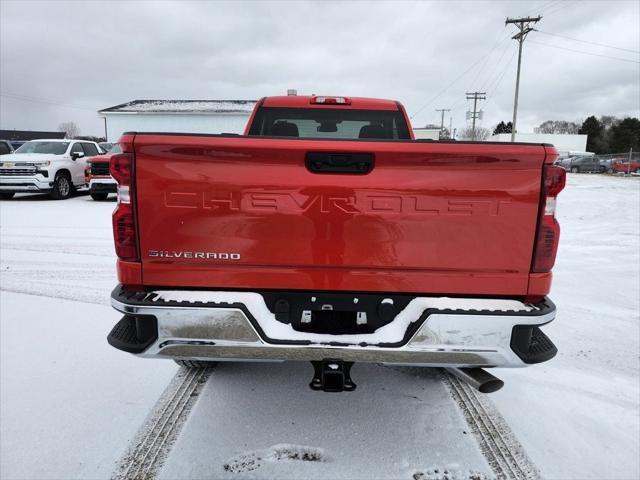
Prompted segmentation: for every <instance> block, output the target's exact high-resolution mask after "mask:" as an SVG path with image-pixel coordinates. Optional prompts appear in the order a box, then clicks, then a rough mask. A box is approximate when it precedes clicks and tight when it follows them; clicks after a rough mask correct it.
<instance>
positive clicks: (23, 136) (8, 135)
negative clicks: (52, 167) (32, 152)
mask: <svg viewBox="0 0 640 480" xmlns="http://www.w3.org/2000/svg"><path fill="white" fill-rule="evenodd" d="M65 135H66V134H65V133H64V132H43V131H36V130H0V138H1V139H2V140H9V141H10V142H14V141H16V142H28V141H29V140H40V139H43V138H48V139H51V138H58V139H62V138H64V136H65Z"/></svg>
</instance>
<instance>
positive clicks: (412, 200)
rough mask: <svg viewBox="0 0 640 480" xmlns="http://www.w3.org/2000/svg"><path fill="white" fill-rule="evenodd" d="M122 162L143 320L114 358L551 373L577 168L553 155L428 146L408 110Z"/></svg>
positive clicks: (548, 150) (133, 282)
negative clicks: (553, 325) (568, 169)
mask: <svg viewBox="0 0 640 480" xmlns="http://www.w3.org/2000/svg"><path fill="white" fill-rule="evenodd" d="M119 144H120V147H121V148H122V153H119V154H116V155H113V156H112V157H111V174H112V176H113V177H114V178H115V179H116V181H117V183H118V193H119V195H118V198H119V203H118V207H117V209H116V210H115V212H114V214H113V230H114V238H115V247H116V253H117V255H118V257H119V258H118V262H117V270H118V278H119V282H120V284H119V285H118V286H117V287H116V288H115V290H114V291H113V292H112V296H111V299H112V305H113V307H114V308H115V309H116V310H118V311H120V312H122V313H123V314H124V316H123V318H122V320H120V322H119V323H118V324H117V325H116V326H115V327H114V329H113V330H112V331H111V333H110V334H109V336H108V341H109V343H110V344H111V345H113V346H114V347H116V348H119V349H121V350H124V351H127V352H130V353H134V354H136V355H139V356H143V357H156V358H172V359H175V360H177V361H178V363H182V364H183V365H187V366H193V367H202V366H207V365H210V363H208V362H215V361H232V360H256V361H260V360H269V361H273V360H305V361H311V362H312V363H313V366H314V374H313V377H312V381H311V384H310V386H311V387H312V388H313V389H317V390H325V391H348V390H353V389H354V388H355V384H354V383H353V381H352V379H351V377H350V368H351V365H352V364H353V362H375V363H383V364H401V365H416V366H428V367H447V368H449V369H450V371H451V372H452V373H454V374H456V375H458V376H460V377H461V378H464V379H465V380H466V381H467V382H469V383H470V384H472V385H474V386H475V387H477V388H478V389H479V390H481V391H485V392H488V391H493V390H495V389H497V388H499V387H500V386H501V385H502V382H500V380H498V379H496V378H495V377H493V376H492V375H490V374H489V373H488V372H487V371H486V370H483V369H482V368H483V367H523V366H526V365H529V364H533V363H539V362H543V361H546V360H548V359H550V358H552V357H553V356H554V355H555V354H556V351H557V350H556V347H555V346H554V344H553V343H552V342H551V341H550V340H549V339H548V337H547V336H546V335H545V334H544V333H543V332H542V331H541V330H540V328H539V327H540V326H542V325H544V324H546V323H548V322H550V321H552V320H553V319H554V317H555V310H556V309H555V306H554V304H553V303H552V302H551V301H550V300H549V299H548V298H547V297H546V295H547V294H548V292H549V289H550V284H551V269H552V267H553V264H554V261H555V256H556V250H557V247H558V237H559V226H558V223H557V221H556V220H555V218H554V209H555V201H556V196H557V195H558V193H559V192H560V191H561V190H562V189H563V188H564V183H565V171H564V169H562V168H560V167H557V166H554V165H553V162H554V160H556V158H557V152H556V150H555V149H554V148H553V146H551V145H545V144H524V143H490V142H455V141H440V142H437V141H431V140H415V139H414V138H413V132H412V129H411V126H410V123H409V119H408V118H407V115H406V113H405V110H404V108H403V107H402V105H401V104H400V103H398V102H395V101H391V100H379V99H367V98H346V97H319V96H311V97H307V96H286V97H268V98H264V99H262V100H261V101H259V102H258V104H257V105H256V107H255V109H254V111H253V113H252V115H251V117H250V119H249V123H248V125H247V128H246V131H245V132H244V135H233V134H219V135H203V134H184V133H135V132H130V133H125V134H124V135H123V136H122V138H121V139H120V141H119Z"/></svg>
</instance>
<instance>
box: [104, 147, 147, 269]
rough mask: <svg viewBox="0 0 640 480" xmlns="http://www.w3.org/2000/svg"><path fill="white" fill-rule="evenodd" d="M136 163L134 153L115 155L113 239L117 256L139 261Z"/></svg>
mask: <svg viewBox="0 0 640 480" xmlns="http://www.w3.org/2000/svg"><path fill="white" fill-rule="evenodd" d="M133 169H134V161H133V154H132V153H120V154H117V155H113V156H112V157H111V161H110V163H109V172H110V173H111V176H112V177H113V178H114V179H115V180H116V182H117V183H118V206H117V207H116V209H115V211H114V212H113V217H112V222H113V239H114V242H115V246H116V254H117V255H118V257H120V258H121V259H123V260H128V261H132V262H135V261H139V259H140V255H139V252H138V231H137V229H136V208H135V192H134V188H135V185H134V179H135V175H134V171H133Z"/></svg>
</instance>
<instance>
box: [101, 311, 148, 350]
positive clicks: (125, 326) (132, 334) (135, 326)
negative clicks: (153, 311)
mask: <svg viewBox="0 0 640 480" xmlns="http://www.w3.org/2000/svg"><path fill="white" fill-rule="evenodd" d="M157 338H158V321H157V320H156V318H155V317H153V316H150V315H149V316H147V315H136V316H133V315H125V316H124V317H122V320H120V321H119V322H118V323H116V325H115V327H113V329H112V330H111V332H110V333H109V335H108V336H107V342H109V345H111V346H112V347H115V348H117V349H119V350H123V351H125V352H129V353H142V352H144V351H145V350H146V349H147V348H149V346H150V345H151V344H152V343H153V342H155V341H156V339H157Z"/></svg>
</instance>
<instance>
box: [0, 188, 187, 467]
mask: <svg viewBox="0 0 640 480" xmlns="http://www.w3.org/2000/svg"><path fill="white" fill-rule="evenodd" d="M114 205H115V204H114V202H100V203H97V202H94V201H93V200H91V198H90V197H89V196H81V197H77V198H74V199H72V200H67V201H64V202H56V201H51V200H49V199H47V198H46V197H44V196H41V195H33V196H25V197H17V200H15V201H10V202H0V272H1V274H0V289H1V290H0V477H1V478H3V479H14V478H29V479H40V478H52V479H53V478H55V479H63V478H64V479H66V478H78V479H85V478H109V477H110V476H111V474H112V472H113V470H114V465H115V463H116V462H117V460H118V459H119V458H120V456H121V455H123V454H124V452H125V451H126V449H127V442H128V441H129V440H130V439H131V438H132V437H133V436H134V435H135V433H136V431H137V430H138V428H139V426H140V424H141V423H142V422H143V421H144V419H145V417H146V416H147V413H148V412H149V410H150V409H151V408H152V407H153V405H154V404H155V402H156V400H157V399H158V397H159V396H160V394H161V393H162V391H163V390H164V388H165V387H166V385H167V383H169V381H170V380H171V378H172V377H173V375H174V374H175V372H176V371H177V366H176V365H174V364H173V363H169V362H141V361H140V360H139V359H137V358H134V357H131V356H128V355H122V353H121V352H119V351H117V350H114V349H113V348H111V347H110V346H109V345H108V344H107V342H106V339H105V338H106V335H107V334H108V333H109V330H110V329H111V328H112V327H113V325H114V323H115V322H117V320H118V318H119V317H118V314H117V312H115V311H114V310H113V309H112V308H111V307H110V306H108V305H109V292H110V290H111V289H112V288H113V286H114V278H115V277H114V276H115V268H114V252H113V246H112V244H111V243H112V241H111V238H110V237H111V228H110V222H111V212H112V211H113V208H114ZM16 292H20V293H16Z"/></svg>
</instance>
